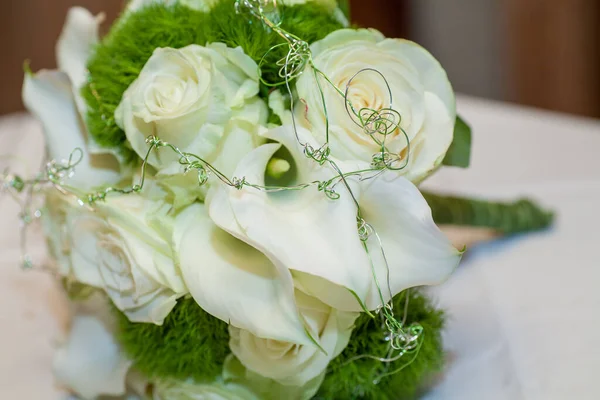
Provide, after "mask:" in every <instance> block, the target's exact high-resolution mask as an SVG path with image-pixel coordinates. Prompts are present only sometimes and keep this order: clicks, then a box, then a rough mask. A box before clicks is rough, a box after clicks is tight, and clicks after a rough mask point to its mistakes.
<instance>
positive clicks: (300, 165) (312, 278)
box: [210, 126, 461, 311]
mask: <svg viewBox="0 0 600 400" xmlns="http://www.w3.org/2000/svg"><path fill="white" fill-rule="evenodd" d="M298 135H299V138H300V140H301V141H302V142H303V143H304V142H306V143H311V142H310V133H309V132H307V131H305V130H304V129H301V128H300V129H299V130H298ZM267 136H268V138H269V139H272V140H275V141H278V142H280V143H282V144H283V145H284V146H286V147H287V149H288V150H289V151H290V153H291V154H292V156H293V157H294V161H295V163H296V164H297V169H298V171H299V173H298V176H299V177H298V183H305V182H315V181H319V182H322V181H324V180H329V179H331V178H334V177H335V176H336V174H337V173H336V172H335V171H334V170H333V168H331V167H330V166H328V163H325V164H324V165H323V166H320V165H319V164H318V163H316V162H314V161H311V160H309V159H307V158H306V156H305V155H304V153H303V149H302V148H301V146H299V145H298V143H297V139H296V136H295V134H294V130H293V128H292V127H290V126H283V127H280V128H277V129H274V130H271V131H269V133H268V135H267ZM277 149H278V145H276V144H269V145H264V146H262V147H260V148H258V149H257V150H255V151H254V152H252V153H251V154H249V155H248V156H247V157H246V158H244V159H243V160H242V161H241V162H240V164H239V167H238V170H237V173H236V176H238V177H241V176H244V177H245V178H246V179H247V181H249V182H252V183H255V184H258V185H263V184H264V171H265V168H266V165H267V163H268V162H269V159H270V158H271V157H272V155H273V154H274V152H275V151H276V150H277ZM337 165H338V167H339V168H340V169H342V171H344V172H351V171H355V170H356V169H357V168H358V169H360V168H361V165H357V166H354V168H351V167H352V166H351V165H348V164H345V163H342V162H338V163H337ZM363 167H364V166H363ZM347 181H348V184H349V185H350V187H351V189H352V192H353V194H354V196H355V198H356V201H357V202H358V204H359V205H360V209H361V213H362V216H363V217H364V219H365V221H366V222H367V223H370V224H371V225H372V226H373V228H374V229H375V230H376V232H377V234H378V236H379V237H380V238H381V242H382V244H383V248H384V249H385V252H386V255H387V261H388V262H389V284H388V281H387V276H388V271H387V268H386V263H385V262H384V261H383V260H382V259H381V255H380V254H381V250H380V249H379V247H380V246H378V243H377V241H376V240H375V238H376V236H375V235H372V236H371V238H370V239H369V240H368V242H367V244H368V247H369V254H367V252H366V251H365V249H364V247H363V242H362V241H361V238H360V236H359V232H358V228H357V207H356V204H355V202H354V201H353V199H352V197H351V196H350V195H349V193H348V192H347V191H346V189H345V187H344V185H343V184H341V183H340V184H338V186H336V188H335V190H336V191H338V192H339V195H340V198H339V199H338V200H331V199H329V198H328V197H327V196H325V195H324V194H323V193H320V192H318V191H317V190H316V188H308V189H304V190H288V191H285V192H283V193H278V194H272V193H271V194H269V193H266V192H265V191H261V190H258V189H254V188H251V187H245V188H244V189H243V190H237V189H235V188H229V187H224V186H221V187H219V188H218V189H216V190H215V192H216V193H215V194H214V195H213V196H212V197H211V199H210V215H211V218H212V219H213V220H214V221H215V223H217V225H219V226H220V227H221V228H223V229H225V230H228V231H230V232H232V233H233V230H232V229H231V227H232V226H236V227H237V228H236V229H237V235H238V237H240V239H242V240H244V241H246V242H247V243H249V244H251V245H252V246H254V247H256V248H257V249H259V250H261V251H262V252H264V253H265V254H266V255H267V256H268V257H269V258H270V259H271V260H272V261H273V263H274V264H275V265H278V266H280V268H281V267H285V268H288V269H290V270H292V271H293V274H294V276H295V277H296V280H297V284H298V286H300V287H301V288H302V290H303V291H305V292H307V293H309V294H311V295H313V296H315V297H317V298H319V299H320V300H322V301H323V302H324V303H326V304H328V305H330V306H332V307H334V308H336V309H340V310H344V311H360V310H361V309H364V308H365V307H366V308H368V309H371V310H372V309H376V308H377V307H379V306H381V297H382V296H383V300H384V301H388V300H389V297H390V290H388V286H389V288H390V289H391V295H392V296H393V295H395V294H397V293H399V292H400V291H402V290H404V289H407V288H409V287H412V286H417V285H433V284H439V283H441V282H443V281H444V280H445V279H447V278H448V276H449V275H450V273H451V272H452V271H453V270H454V268H455V267H456V265H457V264H458V262H459V260H460V256H461V253H460V252H459V251H458V250H456V249H455V248H454V247H453V246H452V245H451V243H450V242H449V241H448V240H447V239H446V238H445V237H444V235H443V234H442V233H441V232H440V231H439V229H438V228H437V226H436V225H435V224H434V222H433V219H432V217H431V210H430V208H429V207H428V205H427V203H426V202H425V200H424V199H423V197H422V196H421V194H420V193H419V191H418V190H417V188H416V187H415V186H414V185H413V184H412V183H410V182H409V181H408V180H406V179H405V178H403V177H399V176H397V174H394V173H392V172H389V173H388V172H385V173H382V174H379V175H378V176H376V177H373V178H372V179H369V180H364V181H359V180H358V179H355V178H348V179H347ZM224 204H229V207H230V208H229V209H227V208H226V207H225V206H223V205H224ZM240 233H242V235H240ZM371 260H372V261H373V263H371ZM356 300H359V301H358V302H357V301H356Z"/></svg>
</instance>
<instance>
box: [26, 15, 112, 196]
mask: <svg viewBox="0 0 600 400" xmlns="http://www.w3.org/2000/svg"><path fill="white" fill-rule="evenodd" d="M102 19H103V18H102V16H99V17H94V16H93V15H92V14H90V13H89V12H88V11H87V10H85V9H83V8H80V7H75V8H72V9H70V10H69V14H68V16H67V21H66V23H65V26H64V28H63V32H62V34H61V36H60V38H59V41H58V44H57V63H58V66H59V70H55V71H47V70H44V71H41V72H39V73H37V74H31V73H26V75H25V82H24V84H23V103H24V104H25V106H26V107H27V109H28V110H29V111H30V112H31V113H32V114H33V115H34V116H35V117H37V119H38V120H39V121H40V122H41V123H42V126H43V128H44V134H45V137H46V147H47V150H48V157H49V159H51V160H56V161H59V162H60V161H62V160H67V159H69V156H70V155H71V153H72V152H73V151H74V150H75V149H76V148H79V149H81V151H82V153H81V154H82V159H81V162H80V163H79V164H78V165H77V168H76V170H75V175H74V176H73V177H72V178H70V179H68V180H66V181H65V185H67V186H70V187H74V188H77V189H81V190H90V189H91V188H94V187H98V186H105V185H110V184H114V183H117V182H119V181H120V180H121V179H122V176H121V174H120V172H119V164H118V160H117V159H116V158H115V157H114V156H113V155H111V154H106V151H105V150H98V148H97V146H96V145H95V144H94V142H93V140H92V139H91V137H90V136H89V135H88V132H87V129H86V127H85V124H84V123H83V120H84V119H85V118H84V116H85V111H86V105H85V101H84V100H83V99H82V98H81V95H80V89H81V87H82V86H83V85H84V84H85V83H86V82H87V69H86V64H87V60H88V58H89V56H90V54H91V52H92V49H93V48H94V46H95V45H96V44H97V43H98V26H99V24H100V22H101V21H102Z"/></svg>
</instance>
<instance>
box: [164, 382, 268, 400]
mask: <svg viewBox="0 0 600 400" xmlns="http://www.w3.org/2000/svg"><path fill="white" fill-rule="evenodd" d="M153 400H259V399H258V397H256V396H255V395H254V394H253V393H252V392H251V391H249V390H248V389H247V388H245V387H243V386H240V385H235V384H229V383H221V382H214V383H205V384H196V383H193V382H160V381H159V382H156V384H155V387H154V395H153Z"/></svg>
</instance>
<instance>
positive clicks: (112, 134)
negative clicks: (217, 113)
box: [82, 0, 342, 160]
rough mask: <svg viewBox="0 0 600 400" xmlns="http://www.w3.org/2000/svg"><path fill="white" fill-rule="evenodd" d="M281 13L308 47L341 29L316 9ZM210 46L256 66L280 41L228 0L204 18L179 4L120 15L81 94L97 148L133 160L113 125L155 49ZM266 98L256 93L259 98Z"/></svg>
mask: <svg viewBox="0 0 600 400" xmlns="http://www.w3.org/2000/svg"><path fill="white" fill-rule="evenodd" d="M282 13H283V23H282V27H283V28H284V29H286V30H289V31H290V32H292V33H294V34H295V35H297V36H299V37H300V38H302V39H304V40H306V41H308V42H309V43H310V42H313V41H315V40H319V39H322V38H323V37H325V36H326V35H327V34H329V33H330V32H332V31H334V30H336V29H339V28H341V27H342V26H341V24H340V23H339V22H337V21H336V20H335V19H334V18H333V16H331V15H330V13H329V12H328V11H327V10H326V9H325V8H323V6H321V5H319V4H314V3H309V4H306V5H300V6H294V7H283V9H282ZM210 42H224V43H226V44H227V45H228V46H230V47H237V46H241V47H242V48H243V49H244V51H245V52H246V53H247V54H248V55H249V56H250V57H252V58H253V59H254V60H255V61H256V62H257V63H258V62H259V61H260V60H261V58H262V57H263V56H264V55H265V53H267V51H268V50H269V49H270V48H271V47H272V46H274V45H276V44H278V43H282V42H283V39H282V38H281V37H279V36H278V35H277V34H276V33H275V32H272V31H269V30H266V29H265V28H264V27H263V26H262V24H260V23H259V22H258V21H255V20H252V17H250V16H248V15H239V14H237V13H236V11H235V8H234V6H233V0H231V1H225V0H224V1H221V2H220V3H218V4H217V5H216V6H215V7H214V8H213V10H211V12H210V13H208V14H207V13H203V12H200V11H195V10H192V9H189V8H187V7H185V6H183V5H178V4H175V5H172V6H164V5H158V4H155V5H150V6H147V7H145V8H143V9H141V10H139V11H137V12H135V13H130V14H125V15H123V16H122V17H121V19H120V20H119V21H117V23H116V24H115V25H114V26H113V28H112V29H111V31H110V33H109V34H108V35H107V36H106V37H105V38H104V39H103V40H102V43H101V44H100V45H99V46H98V47H97V48H96V50H95V52H94V55H93V56H92V58H91V59H90V61H89V63H88V70H89V72H90V76H89V83H88V85H87V86H85V87H84V88H83V90H82V94H83V97H84V98H85V100H86V102H87V105H88V115H87V118H86V121H87V125H88V128H89V131H90V134H91V135H92V136H93V137H94V139H95V140H96V142H97V143H98V144H99V145H100V146H103V147H107V148H118V149H120V151H121V153H122V154H123V156H124V157H125V159H126V160H134V159H135V157H136V156H135V154H134V153H133V150H131V149H130V148H129V147H128V146H127V144H126V138H125V133H124V132H123V131H122V130H121V129H120V128H119V127H118V126H117V125H116V123H115V120H114V112H115V109H116V108H117V106H118V105H119V103H120V102H121V97H122V96H123V93H124V92H125V90H126V89H127V88H128V87H129V85H130V84H131V83H133V81H134V80H135V79H136V78H137V77H138V75H139V73H140V71H141V70H142V68H143V67H144V65H145V64H146V62H147V61H148V59H149V58H150V56H151V55H152V53H153V51H154V50H155V49H156V48H159V47H172V48H181V47H185V46H187V45H190V44H199V45H205V44H207V43H210ZM284 54H285V49H284V48H283V47H281V48H278V49H277V51H274V52H272V53H271V56H270V57H269V58H268V61H269V62H268V63H267V65H266V66H265V68H264V71H263V77H264V78H265V79H266V80H267V81H269V82H271V81H275V80H278V76H277V72H278V68H279V67H278V66H277V65H275V62H276V61H277V60H279V59H280V58H282V57H283V56H284ZM267 93H268V91H261V94H262V95H263V96H266V94H267Z"/></svg>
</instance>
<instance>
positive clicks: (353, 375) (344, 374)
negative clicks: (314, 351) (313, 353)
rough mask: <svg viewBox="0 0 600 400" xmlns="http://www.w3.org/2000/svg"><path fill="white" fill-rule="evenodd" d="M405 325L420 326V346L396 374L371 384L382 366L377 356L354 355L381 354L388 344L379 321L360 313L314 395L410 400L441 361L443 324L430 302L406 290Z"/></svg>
mask: <svg viewBox="0 0 600 400" xmlns="http://www.w3.org/2000/svg"><path fill="white" fill-rule="evenodd" d="M409 295H410V302H409V307H408V315H407V323H408V324H410V323H413V322H418V323H420V324H421V325H422V326H423V328H424V336H423V344H422V346H421V350H420V351H419V353H418V356H417V357H416V358H415V359H414V361H413V362H412V363H410V364H408V365H407V366H406V367H405V368H404V369H402V370H401V371H400V372H398V373H396V374H394V375H391V376H388V377H385V378H383V379H382V380H381V382H379V384H375V383H374V381H375V379H376V378H377V377H378V376H379V375H380V374H381V373H382V371H383V369H384V368H385V364H383V363H381V362H380V361H377V360H372V359H367V358H362V359H359V360H354V361H352V362H348V361H349V360H353V359H354V358H355V357H357V356H360V355H374V356H377V357H385V356H386V355H387V351H388V348H389V347H388V342H386V341H384V340H383V336H384V332H383V330H382V327H381V321H380V320H379V319H372V318H370V317H369V316H367V315H366V314H363V315H361V316H360V317H359V319H358V320H357V321H356V324H355V325H356V329H355V331H354V333H353V334H352V337H351V339H350V343H349V344H348V347H347V348H346V350H344V352H343V353H342V354H341V355H340V356H339V357H338V358H336V359H335V360H333V361H332V362H331V364H330V366H329V372H328V374H327V376H326V377H325V381H324V382H323V385H322V386H321V389H320V390H319V393H318V395H317V396H316V397H315V399H327V400H329V399H348V400H350V399H368V400H402V399H412V398H414V397H415V396H416V395H417V393H418V391H419V389H421V388H422V386H424V385H425V384H426V382H427V380H428V379H430V378H431V377H432V375H434V374H436V373H437V372H439V371H440V370H441V369H442V367H443V364H444V352H443V349H442V340H441V337H440V332H441V330H442V327H443V325H444V315H443V312H442V311H440V310H436V309H435V307H433V305H432V304H431V302H430V300H428V299H427V297H425V295H423V294H422V293H419V292H418V291H411V292H410V294H409ZM404 305H405V297H404V294H400V295H398V296H396V297H395V298H394V310H396V314H397V316H398V317H399V318H401V317H402V315H398V314H400V313H402V312H403V310H404ZM411 357H412V356H411V355H406V356H405V357H401V358H400V359H399V360H397V361H395V362H393V363H390V364H389V366H388V368H389V369H388V371H393V370H395V369H397V368H400V367H402V366H403V365H405V364H406V363H407V362H408V361H410V359H411Z"/></svg>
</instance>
